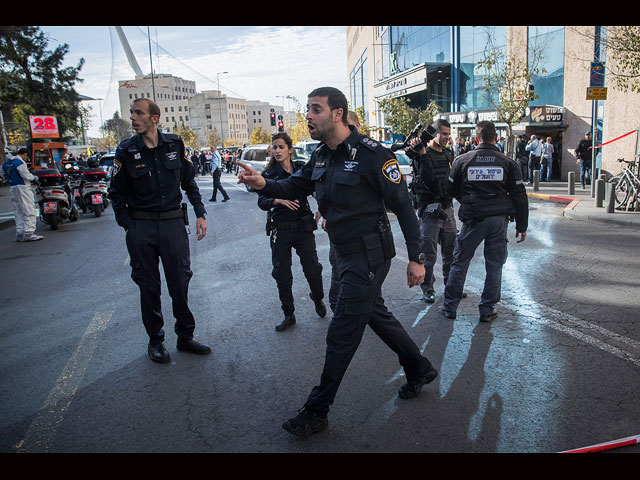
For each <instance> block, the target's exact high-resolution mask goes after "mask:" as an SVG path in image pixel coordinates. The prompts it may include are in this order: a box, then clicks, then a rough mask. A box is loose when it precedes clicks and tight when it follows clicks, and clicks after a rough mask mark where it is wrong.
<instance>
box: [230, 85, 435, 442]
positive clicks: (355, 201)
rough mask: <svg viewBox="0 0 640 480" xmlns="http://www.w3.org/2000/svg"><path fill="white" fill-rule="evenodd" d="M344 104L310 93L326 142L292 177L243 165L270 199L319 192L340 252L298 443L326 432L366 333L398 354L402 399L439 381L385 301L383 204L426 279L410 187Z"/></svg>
mask: <svg viewBox="0 0 640 480" xmlns="http://www.w3.org/2000/svg"><path fill="white" fill-rule="evenodd" d="M346 117H347V100H346V98H345V96H344V95H343V94H342V92H340V91H339V90H337V89H335V88H332V87H323V88H319V89H316V90H314V91H313V92H311V93H310V94H309V98H308V100H307V115H306V119H307V124H308V128H309V133H310V134H311V138H313V139H314V140H320V141H321V143H320V145H319V146H318V147H317V149H316V150H315V151H314V152H313V154H312V156H311V160H309V162H307V163H306V164H305V165H304V166H303V167H302V168H301V169H300V170H298V171H297V172H296V173H295V174H294V175H292V176H291V177H289V178H286V179H283V180H279V181H273V180H267V179H265V178H264V177H262V176H261V175H260V174H259V173H257V172H256V171H255V170H253V169H252V168H251V167H249V166H248V165H245V164H243V163H240V166H241V167H242V168H243V169H244V170H243V171H241V172H240V179H239V182H240V183H246V184H248V185H249V186H251V187H253V188H255V189H256V190H263V189H264V192H262V193H264V194H265V195H269V196H272V197H277V198H289V199H294V198H297V197H298V196H300V195H310V194H312V193H313V192H314V190H315V194H316V199H317V201H318V208H319V211H320V213H321V215H322V216H323V217H324V218H325V219H326V229H327V233H328V235H329V240H330V241H331V243H332V246H333V248H334V249H335V253H336V260H337V268H338V275H339V278H340V290H339V294H338V300H337V305H336V311H335V313H334V316H333V320H332V321H331V323H330V324H329V328H328V331H327V349H326V357H325V364H324V369H323V372H322V376H321V378H320V383H319V385H317V386H316V387H314V388H313V389H312V391H311V393H310V395H309V397H308V398H307V401H306V403H305V404H304V407H303V408H302V409H300V412H299V414H298V415H297V416H296V417H294V418H292V419H290V420H287V421H286V422H284V424H283V428H284V429H285V430H287V431H288V432H289V433H291V434H293V435H297V436H308V435H310V434H312V433H316V432H319V431H322V430H324V429H325V428H326V427H327V425H328V421H327V413H328V411H329V407H330V406H331V404H332V403H333V400H334V397H335V395H336V393H337V391H338V388H339V386H340V382H341V381H342V378H343V376H344V374H345V372H346V370H347V367H348V366H349V363H350V362H351V359H352V357H353V355H354V354H355V352H356V350H357V348H358V345H359V343H360V340H361V339H362V335H363V333H364V329H365V327H366V326H367V325H369V326H370V327H371V328H372V329H373V331H374V332H375V333H376V334H377V335H378V336H379V337H380V338H381V339H382V340H383V341H384V342H385V343H386V344H387V346H389V348H391V349H392V350H393V351H394V352H395V353H396V354H397V355H398V358H399V361H400V364H401V365H402V367H403V368H404V372H405V375H406V378H407V383H406V384H405V385H403V386H402V388H400V390H399V392H398V394H399V396H400V398H413V397H415V396H416V395H418V393H419V392H420V390H421V388H422V386H423V385H425V384H427V383H429V382H431V381H432V380H433V379H434V378H436V376H437V371H436V369H435V368H434V367H433V366H432V365H431V362H429V360H428V359H427V358H425V357H423V356H422V354H421V353H420V350H419V348H418V347H417V346H416V344H415V343H414V341H413V340H412V339H411V337H409V335H408V334H407V332H406V331H405V330H404V328H403V327H402V324H401V323H400V322H399V321H398V320H397V319H396V318H395V317H394V316H393V314H391V313H390V312H389V311H388V310H387V308H386V306H385V305H384V300H383V299H382V296H381V287H382V283H383V281H384V279H385V277H386V275H387V273H388V272H389V268H390V265H391V258H392V257H393V256H394V254H395V251H394V247H393V237H392V235H391V231H390V225H389V222H388V219H387V217H386V210H385V205H386V206H387V207H389V208H390V209H391V210H392V211H393V212H394V213H395V214H396V216H397V218H398V221H399V223H400V226H401V228H402V231H403V233H404V236H405V240H406V243H407V250H408V255H409V260H410V261H409V264H408V266H407V281H408V284H409V286H410V287H412V286H414V285H419V284H420V283H422V281H423V280H424V265H423V263H424V254H422V253H421V252H420V247H419V240H418V222H417V220H416V216H415V213H414V211H413V208H412V205H411V201H410V199H409V194H408V191H407V186H406V183H405V182H404V180H403V179H402V175H401V173H400V168H399V166H398V162H397V160H396V158H395V156H394V155H393V153H392V152H391V151H390V150H389V149H387V148H385V147H383V146H382V145H380V144H379V143H378V142H375V141H373V140H371V139H370V138H369V137H367V136H365V135H362V134H359V133H358V132H357V130H356V129H355V128H354V127H352V126H348V125H347V118H346Z"/></svg>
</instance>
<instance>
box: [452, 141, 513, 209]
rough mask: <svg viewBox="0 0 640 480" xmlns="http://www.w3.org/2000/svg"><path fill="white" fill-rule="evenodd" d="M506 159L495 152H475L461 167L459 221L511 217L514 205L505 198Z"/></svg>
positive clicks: (482, 150)
mask: <svg viewBox="0 0 640 480" xmlns="http://www.w3.org/2000/svg"><path fill="white" fill-rule="evenodd" d="M508 162H509V159H508V158H506V157H504V158H503V157H501V156H500V154H499V153H498V152H497V151H493V150H489V149H476V150H474V153H473V154H471V160H470V161H468V162H467V163H466V164H465V165H464V166H463V168H462V171H461V175H462V196H461V198H460V202H461V205H460V210H459V212H458V216H459V218H460V220H461V221H463V222H464V221H467V220H473V219H475V220H479V219H482V218H484V217H489V216H493V215H503V214H504V215H512V214H513V213H514V211H515V209H514V206H513V203H512V202H511V199H510V198H509V195H507V174H508V168H509V163H508Z"/></svg>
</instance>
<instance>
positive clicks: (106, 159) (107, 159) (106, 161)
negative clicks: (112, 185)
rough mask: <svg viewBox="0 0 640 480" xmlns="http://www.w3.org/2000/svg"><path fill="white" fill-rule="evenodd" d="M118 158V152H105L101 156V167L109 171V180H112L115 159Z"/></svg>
mask: <svg viewBox="0 0 640 480" xmlns="http://www.w3.org/2000/svg"><path fill="white" fill-rule="evenodd" d="M115 158H116V152H109V153H105V154H104V155H103V156H102V157H100V167H101V168H103V169H104V170H106V171H107V181H111V175H112V174H113V161H114V160H115Z"/></svg>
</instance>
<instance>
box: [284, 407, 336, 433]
mask: <svg viewBox="0 0 640 480" xmlns="http://www.w3.org/2000/svg"><path fill="white" fill-rule="evenodd" d="M328 426H329V421H328V420H327V416H326V415H322V414H319V413H316V412H314V411H313V410H308V409H306V408H301V409H300V410H299V411H298V415H296V416H295V417H293V418H290V419H289V420H287V421H286V422H284V423H283V424H282V428H284V429H285V430H286V431H287V432H289V433H290V434H292V435H295V436H296V437H308V436H309V435H313V434H314V433H318V432H321V431H323V430H324V429H326V428H327V427H328Z"/></svg>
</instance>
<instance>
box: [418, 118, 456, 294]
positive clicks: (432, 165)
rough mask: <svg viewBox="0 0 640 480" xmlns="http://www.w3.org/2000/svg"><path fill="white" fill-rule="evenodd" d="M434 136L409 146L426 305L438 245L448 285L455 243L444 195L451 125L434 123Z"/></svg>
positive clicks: (453, 225) (450, 157)
mask: <svg viewBox="0 0 640 480" xmlns="http://www.w3.org/2000/svg"><path fill="white" fill-rule="evenodd" d="M434 128H435V132H436V133H435V136H434V138H433V139H432V140H431V141H430V142H429V144H428V145H422V143H420V142H421V140H420V138H419V137H418V138H414V139H413V140H412V142H411V151H413V152H415V153H417V156H416V155H415V154H414V155H412V156H413V158H412V164H413V166H414V182H413V192H414V194H415V197H416V201H417V206H418V211H417V214H418V219H419V224H420V247H421V249H422V251H423V252H424V254H425V256H426V261H425V264H424V267H425V277H424V282H423V283H422V285H420V288H421V289H422V298H423V299H424V300H425V301H426V302H427V303H434V302H435V291H434V288H433V284H434V283H435V280H436V279H435V276H434V275H433V270H434V267H435V264H436V260H437V259H438V244H440V253H441V254H442V276H443V280H444V284H445V285H446V284H447V277H448V276H449V268H450V267H451V261H452V260H453V246H454V243H455V240H456V233H457V232H458V231H457V228H456V219H455V216H454V213H453V202H452V199H451V197H450V196H448V195H447V194H446V191H445V187H446V184H447V183H448V178H449V170H450V169H451V163H452V162H453V153H452V152H451V150H449V149H448V148H447V147H446V145H447V142H448V141H449V135H450V134H451V125H450V124H449V122H448V121H446V120H444V119H439V120H437V121H436V123H435V127H434Z"/></svg>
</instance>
